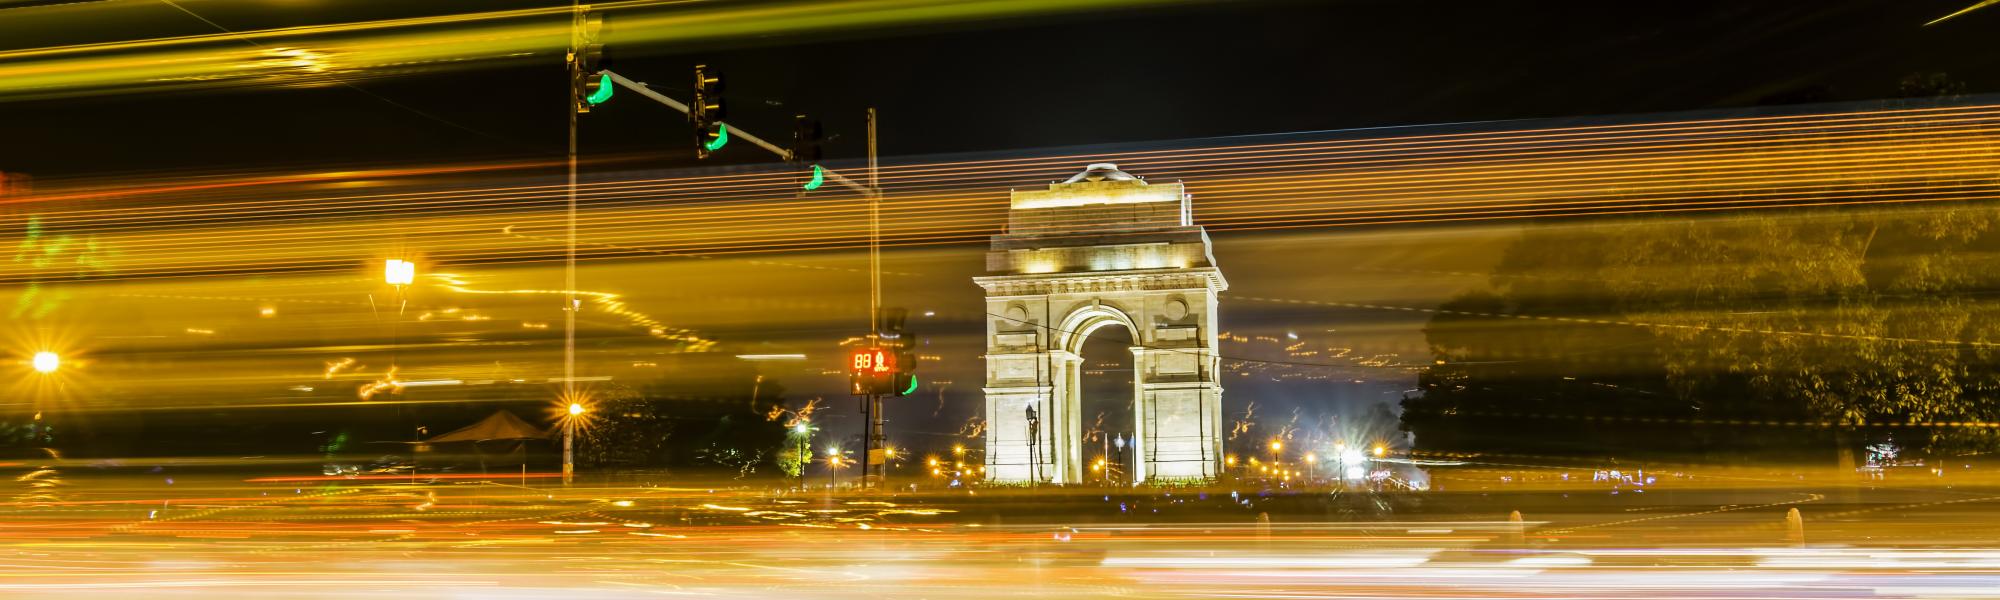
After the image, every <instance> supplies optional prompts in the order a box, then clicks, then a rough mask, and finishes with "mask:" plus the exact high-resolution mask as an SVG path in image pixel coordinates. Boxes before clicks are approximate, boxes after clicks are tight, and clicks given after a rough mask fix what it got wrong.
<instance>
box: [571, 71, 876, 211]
mask: <svg viewBox="0 0 2000 600" xmlns="http://www.w3.org/2000/svg"><path fill="white" fill-rule="evenodd" d="M599 73H602V74H604V75H606V76H609V77H610V78H611V81H612V83H616V84H618V85H621V86H625V89H628V90H632V91H633V93H636V94H639V95H641V96H645V97H647V98H652V99H653V101H655V102H659V103H660V104H665V105H667V108H671V109H674V110H677V111H680V113H681V114H687V113H688V105H687V104H684V103H682V102H681V101H679V100H675V99H673V98H668V97H667V95H666V94H662V93H659V92H655V91H653V88H649V87H646V84H643V83H639V82H637V81H633V80H630V79H626V78H625V76H624V75H619V74H617V73H614V72H611V71H599ZM729 134H730V135H733V136H736V138H737V139H740V140H743V141H747V142H750V143H752V144H756V145H757V147H759V148H763V149H765V150H769V151H771V153H772V154H776V155H778V158H780V159H783V160H791V159H792V151H790V150H786V149H784V148H779V147H778V146H776V145H774V144H772V143H770V142H767V141H764V138H760V137H757V136H755V135H751V133H750V132H748V131H744V130H743V128H741V127H736V126H730V127H729ZM820 170H821V171H822V172H824V173H826V177H827V179H831V180H833V181H834V182H835V183H839V184H841V185H844V186H847V187H848V188H851V189H853V190H854V191H856V192H859V193H862V194H874V193H877V190H874V189H871V188H869V187H868V186H865V185H861V184H860V183H857V182H855V181H854V180H852V179H848V178H847V177H846V176H843V175H841V174H840V173H837V172H835V171H834V170H833V169H828V168H825V167H821V168H820Z"/></svg>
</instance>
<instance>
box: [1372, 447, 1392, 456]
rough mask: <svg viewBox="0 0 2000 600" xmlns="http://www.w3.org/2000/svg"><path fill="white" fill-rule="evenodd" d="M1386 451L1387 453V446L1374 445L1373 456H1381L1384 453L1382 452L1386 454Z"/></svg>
mask: <svg viewBox="0 0 2000 600" xmlns="http://www.w3.org/2000/svg"><path fill="white" fill-rule="evenodd" d="M1388 453H1389V449H1388V448H1384V447H1382V446H1376V447H1375V457H1376V458H1381V457H1382V455H1384V454H1388Z"/></svg>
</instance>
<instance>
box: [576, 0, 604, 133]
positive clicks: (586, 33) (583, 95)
mask: <svg viewBox="0 0 2000 600" xmlns="http://www.w3.org/2000/svg"><path fill="white" fill-rule="evenodd" d="M603 32H604V16H603V15H592V14H583V15H579V16H578V18H577V19H576V21H575V23H574V27H573V29H572V35H571V37H570V52H569V76H570V105H571V106H574V107H576V112H578V113H587V112H590V107H591V106H595V105H597V104H601V103H603V102H604V101H605V100H610V99H611V77H610V76H608V75H600V74H599V73H598V71H600V70H602V69H603V68H604V67H603V65H602V64H601V63H603V62H604V44H599V43H597V40H598V36H599V35H600V34H602V33H603Z"/></svg>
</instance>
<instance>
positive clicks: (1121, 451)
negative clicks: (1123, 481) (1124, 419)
mask: <svg viewBox="0 0 2000 600" xmlns="http://www.w3.org/2000/svg"><path fill="white" fill-rule="evenodd" d="M1112 445H1114V446H1117V447H1118V465H1117V468H1118V472H1119V473H1121V474H1122V473H1124V472H1125V434H1123V433H1120V434H1118V437H1117V439H1114V440H1112Z"/></svg>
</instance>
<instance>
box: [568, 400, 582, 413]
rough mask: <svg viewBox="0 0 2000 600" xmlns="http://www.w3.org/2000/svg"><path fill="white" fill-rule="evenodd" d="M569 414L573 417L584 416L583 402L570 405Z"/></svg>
mask: <svg viewBox="0 0 2000 600" xmlns="http://www.w3.org/2000/svg"><path fill="white" fill-rule="evenodd" d="M569 414H570V415H571V416H576V415H581V414H583V403H582V402H571V403H569Z"/></svg>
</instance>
